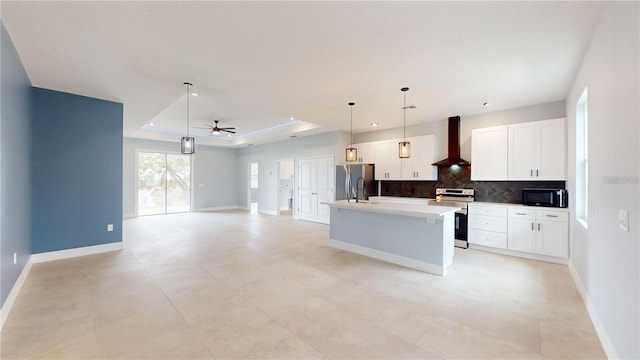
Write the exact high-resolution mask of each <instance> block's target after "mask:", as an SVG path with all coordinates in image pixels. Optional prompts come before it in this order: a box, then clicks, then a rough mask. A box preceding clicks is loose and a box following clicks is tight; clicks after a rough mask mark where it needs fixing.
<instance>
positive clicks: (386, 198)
mask: <svg viewBox="0 0 640 360" xmlns="http://www.w3.org/2000/svg"><path fill="white" fill-rule="evenodd" d="M369 200H370V201H377V202H385V203H390V202H394V203H399V204H422V205H426V204H427V203H428V202H429V200H433V199H431V198H413V197H406V196H369Z"/></svg>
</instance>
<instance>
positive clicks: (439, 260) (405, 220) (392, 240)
mask: <svg viewBox="0 0 640 360" xmlns="http://www.w3.org/2000/svg"><path fill="white" fill-rule="evenodd" d="M326 204H327V205H329V207H330V208H331V214H330V216H331V217H330V225H329V226H330V240H329V245H331V246H332V247H335V248H339V249H342V250H346V251H350V252H354V253H358V254H361V255H365V256H369V257H373V258H376V259H380V260H384V261H388V262H392V263H394V264H398V265H403V266H407V267H410V268H413V269H416V270H420V271H424V272H428V273H431V274H436V275H440V276H445V275H446V273H447V267H448V266H449V265H451V263H452V262H453V246H454V213H455V211H456V210H460V208H457V207H448V206H432V205H418V204H400V203H383V202H380V203H378V202H375V201H372V202H359V203H356V202H355V201H354V200H351V202H347V201H346V200H340V201H330V202H327V203H326Z"/></svg>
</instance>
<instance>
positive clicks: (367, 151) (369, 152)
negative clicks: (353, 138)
mask: <svg viewBox="0 0 640 360" xmlns="http://www.w3.org/2000/svg"><path fill="white" fill-rule="evenodd" d="M353 146H354V147H355V148H356V149H358V158H357V159H356V162H358V163H360V164H375V162H376V145H375V144H374V143H363V144H354V145H353Z"/></svg>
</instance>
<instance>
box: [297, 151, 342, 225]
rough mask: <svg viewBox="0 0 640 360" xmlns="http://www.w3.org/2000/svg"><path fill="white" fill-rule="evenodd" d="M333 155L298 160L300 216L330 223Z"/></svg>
mask: <svg viewBox="0 0 640 360" xmlns="http://www.w3.org/2000/svg"><path fill="white" fill-rule="evenodd" d="M333 168H334V165H333V157H331V156H327V157H322V158H314V159H303V160H300V161H299V162H298V179H299V180H298V181H299V182H298V218H299V219H301V220H308V221H314V222H319V223H323V224H328V223H329V214H330V212H329V206H328V205H325V204H322V203H323V202H327V201H331V200H332V199H333V190H334V189H333V183H334V181H335V178H334V176H333Z"/></svg>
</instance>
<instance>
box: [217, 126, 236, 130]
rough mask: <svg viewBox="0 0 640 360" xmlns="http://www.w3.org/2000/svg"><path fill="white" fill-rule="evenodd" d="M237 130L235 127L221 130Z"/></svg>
mask: <svg viewBox="0 0 640 360" xmlns="http://www.w3.org/2000/svg"><path fill="white" fill-rule="evenodd" d="M235 129H236V128H234V127H226V128H220V130H235Z"/></svg>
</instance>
